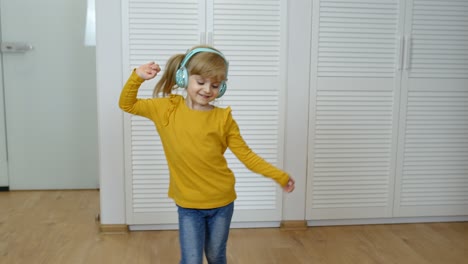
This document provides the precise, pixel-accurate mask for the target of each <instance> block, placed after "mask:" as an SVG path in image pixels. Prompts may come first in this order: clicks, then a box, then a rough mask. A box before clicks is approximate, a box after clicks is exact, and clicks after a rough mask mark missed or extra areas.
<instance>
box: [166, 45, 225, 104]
mask: <svg viewBox="0 0 468 264" xmlns="http://www.w3.org/2000/svg"><path fill="white" fill-rule="evenodd" d="M200 52H210V53H214V54H218V55H219V56H221V58H223V59H224V62H225V63H226V79H227V75H228V68H229V62H228V61H227V60H226V58H225V57H224V55H223V54H222V53H221V52H219V51H217V50H214V49H210V48H195V49H193V50H191V51H189V52H188V53H187V54H186V55H185V57H184V59H183V60H182V62H181V63H180V67H179V69H178V70H177V72H176V75H175V82H176V84H177V86H179V87H180V88H187V85H188V78H189V74H188V71H187V68H185V64H187V62H188V61H189V60H190V58H191V57H192V56H193V55H195V54H197V53H200ZM226 89H227V85H226V81H222V82H221V83H220V84H219V93H218V96H217V98H220V97H221V96H223V94H224V93H225V92H226Z"/></svg>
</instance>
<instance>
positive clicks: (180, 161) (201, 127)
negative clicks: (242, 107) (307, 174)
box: [119, 71, 289, 209]
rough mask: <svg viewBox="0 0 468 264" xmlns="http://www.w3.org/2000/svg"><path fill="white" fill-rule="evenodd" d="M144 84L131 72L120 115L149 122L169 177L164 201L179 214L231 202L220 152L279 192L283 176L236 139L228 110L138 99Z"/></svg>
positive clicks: (229, 176)
mask: <svg viewBox="0 0 468 264" xmlns="http://www.w3.org/2000/svg"><path fill="white" fill-rule="evenodd" d="M143 81H144V79H142V78H140V77H139V76H138V75H137V74H136V73H135V71H133V73H132V74H131V76H130V78H129V79H128V81H127V83H126V84H125V86H124V88H123V90H122V93H121V95H120V101H119V106H120V108H121V109H122V110H124V111H125V112H128V113H131V114H134V115H140V116H144V117H146V118H149V119H150V120H152V121H153V122H154V124H155V126H156V129H157V131H158V133H159V136H160V138H161V142H162V144H163V147H164V153H165V155H166V159H167V164H168V167H169V173H170V183H169V192H168V195H169V197H171V198H172V199H173V200H174V201H175V203H176V204H177V205H179V206H181V207H185V208H196V209H209V208H217V207H221V206H225V205H227V204H229V203H231V202H233V201H234V200H235V199H236V192H235V189H234V184H235V177H234V173H233V172H232V171H231V170H230V169H229V168H228V164H227V161H226V159H225V157H224V152H225V151H226V148H228V147H229V149H230V150H231V151H232V153H234V155H236V157H237V158H238V159H239V160H240V161H242V163H244V165H245V166H246V167H247V168H248V169H250V170H252V171H253V172H256V173H259V174H262V175H264V176H266V177H269V178H272V179H274V180H275V181H276V182H277V183H279V184H280V185H281V186H285V185H286V184H287V183H288V180H289V176H288V174H287V173H285V172H284V171H282V170H280V169H278V168H276V167H275V166H273V165H271V164H270V163H268V162H266V161H265V160H264V159H262V158H261V157H259V156H258V155H257V154H255V153H254V152H253V151H252V150H251V149H250V148H249V147H248V145H247V144H246V143H245V141H244V139H243V138H242V136H241V134H240V131H239V127H238V125H237V123H236V121H235V120H234V119H233V117H232V115H231V108H230V107H228V108H220V107H214V109H212V110H210V111H197V110H192V109H190V108H189V107H188V106H187V105H186V103H185V100H184V98H183V97H182V96H180V95H171V96H169V97H165V98H151V99H138V98H137V93H138V88H139V87H140V85H141V84H142V83H143Z"/></svg>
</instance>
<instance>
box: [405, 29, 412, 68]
mask: <svg viewBox="0 0 468 264" xmlns="http://www.w3.org/2000/svg"><path fill="white" fill-rule="evenodd" d="M405 40H406V41H405V64H404V66H403V69H405V70H409V69H410V64H411V45H412V41H411V36H409V35H408V36H406V37H405Z"/></svg>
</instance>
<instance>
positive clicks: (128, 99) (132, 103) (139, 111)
mask: <svg viewBox="0 0 468 264" xmlns="http://www.w3.org/2000/svg"><path fill="white" fill-rule="evenodd" d="M144 81H145V80H144V79H143V78H141V77H140V76H138V74H136V73H135V70H133V72H132V74H131V75H130V77H129V78H128V80H127V82H126V83H125V86H124V87H123V89H122V92H121V93H120V100H119V107H120V108H121V109H122V110H123V111H125V112H127V113H130V114H134V115H140V116H144V117H148V118H149V117H150V113H151V110H150V102H149V99H138V98H137V94H138V89H139V88H140V86H141V84H142V83H143V82H144Z"/></svg>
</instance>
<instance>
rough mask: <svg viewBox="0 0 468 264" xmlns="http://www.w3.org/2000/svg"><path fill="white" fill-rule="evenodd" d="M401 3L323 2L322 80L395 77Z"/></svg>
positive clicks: (321, 5) (320, 59) (351, 0)
mask: <svg viewBox="0 0 468 264" xmlns="http://www.w3.org/2000/svg"><path fill="white" fill-rule="evenodd" d="M398 12H399V6H398V1H395V0H385V1H369V0H360V1H356V0H354V1H353V0H346V1H342V0H321V1H320V11H319V16H320V20H319V24H320V26H319V32H318V34H319V35H318V36H317V37H318V38H319V40H318V49H319V51H318V65H317V67H318V73H317V74H318V76H319V77H369V76H373V77H393V76H394V74H395V63H396V58H397V55H396V52H397V49H396V44H397V43H396V34H397V25H398V19H399V18H398Z"/></svg>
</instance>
